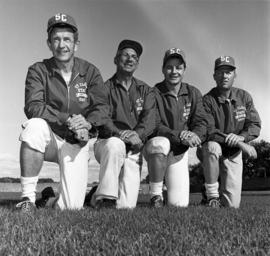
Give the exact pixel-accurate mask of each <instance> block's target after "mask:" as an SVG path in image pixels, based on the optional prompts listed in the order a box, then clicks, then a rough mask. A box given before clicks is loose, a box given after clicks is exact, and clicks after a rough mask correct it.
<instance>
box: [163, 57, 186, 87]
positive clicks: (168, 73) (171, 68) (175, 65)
mask: <svg viewBox="0 0 270 256" xmlns="http://www.w3.org/2000/svg"><path fill="white" fill-rule="evenodd" d="M162 73H163V75H164V78H165V81H166V83H167V84H169V85H172V86H176V85H178V84H180V83H181V82H182V80H183V77H184V74H185V64H184V62H183V60H182V59H181V58H177V57H172V58H169V59H168V60H167V61H166V63H165V64H164V66H163V68H162Z"/></svg>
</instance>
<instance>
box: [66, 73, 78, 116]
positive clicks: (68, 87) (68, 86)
mask: <svg viewBox="0 0 270 256" xmlns="http://www.w3.org/2000/svg"><path fill="white" fill-rule="evenodd" d="M78 75H79V73H77V74H76V76H74V78H73V79H72V81H70V82H69V84H68V85H67V84H66V85H67V90H68V104H67V112H68V113H69V107H70V94H69V89H70V85H71V83H73V82H74V80H75V79H76V78H77V77H78Z"/></svg>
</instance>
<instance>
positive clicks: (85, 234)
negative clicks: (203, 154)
mask: <svg viewBox="0 0 270 256" xmlns="http://www.w3.org/2000/svg"><path fill="white" fill-rule="evenodd" d="M269 199H270V198H269V195H268V196H243V200H242V206H241V208H240V209H238V210H235V209H210V208H205V207H201V206H197V204H198V203H199V200H200V197H199V196H198V195H192V196H191V205H190V207H188V208H187V209H179V208H168V207H164V208H162V209H157V210H155V209H150V208H149V207H148V205H147V204H145V203H144V204H143V203H141V204H139V205H138V207H137V208H136V209H134V210H113V209H102V210H100V211H97V210H93V209H90V208H86V209H84V210H81V211H68V210H67V211H59V210H51V209H45V210H44V209H43V210H38V211H36V212H35V213H34V214H33V215H31V216H25V215H23V214H21V213H20V212H18V211H17V210H15V209H14V203H12V202H10V201H9V202H8V201H1V205H0V223H1V224H0V255H270V200H269Z"/></svg>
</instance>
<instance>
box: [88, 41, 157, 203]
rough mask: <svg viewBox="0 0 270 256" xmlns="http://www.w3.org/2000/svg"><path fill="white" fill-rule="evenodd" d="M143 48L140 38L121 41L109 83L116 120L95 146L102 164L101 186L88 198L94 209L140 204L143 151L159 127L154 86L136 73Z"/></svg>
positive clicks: (112, 112) (106, 126)
mask: <svg viewBox="0 0 270 256" xmlns="http://www.w3.org/2000/svg"><path fill="white" fill-rule="evenodd" d="M142 51H143V48H142V45H141V44H140V43H139V42H137V41H133V40H123V41H122V42H120V44H119V46H118V49H117V53H116V56H115V58H114V64H115V65H116V73H115V74H114V75H113V77H112V78H110V79H109V80H108V81H107V82H106V83H105V85H106V86H107V87H108V89H109V91H110V94H109V102H110V113H111V120H112V121H111V122H110V123H107V124H106V125H105V126H104V129H103V130H102V129H101V130H100V132H99V137H98V139H97V141H96V143H95V145H94V153H95V157H96V159H97V161H98V162H99V163H100V173H99V185H98V186H97V187H94V188H93V189H92V190H91V191H90V193H89V194H88V196H87V198H86V204H90V205H91V206H92V207H94V208H100V207H106V206H109V207H117V208H134V207H135V206H136V204H137V199H138V194H139V188H140V174H141V169H142V152H141V150H142V147H143V145H144V142H145V141H146V140H147V137H148V136H149V135H150V134H151V133H152V132H153V130H154V128H155V113H156V103H155V95H154V92H153V89H152V88H151V87H150V86H148V85H147V84H146V83H144V82H143V81H141V80H139V79H137V78H135V77H134V76H133V74H134V72H135V71H136V69H137V67H138V65H139V60H140V56H141V54H142ZM95 190H96V191H95Z"/></svg>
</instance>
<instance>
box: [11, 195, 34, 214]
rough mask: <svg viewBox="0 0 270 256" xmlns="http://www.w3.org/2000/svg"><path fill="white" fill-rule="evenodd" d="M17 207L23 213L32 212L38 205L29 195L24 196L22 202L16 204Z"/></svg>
mask: <svg viewBox="0 0 270 256" xmlns="http://www.w3.org/2000/svg"><path fill="white" fill-rule="evenodd" d="M16 208H18V209H20V210H21V212H22V213H26V214H30V213H32V212H33V211H34V210H35V209H36V206H35V204H34V203H32V202H31V201H30V199H29V198H28V197H23V198H22V200H21V202H19V203H18V204H16Z"/></svg>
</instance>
